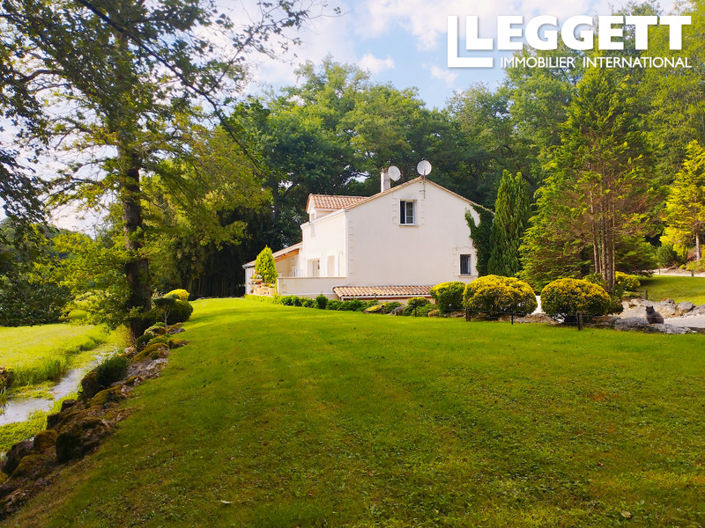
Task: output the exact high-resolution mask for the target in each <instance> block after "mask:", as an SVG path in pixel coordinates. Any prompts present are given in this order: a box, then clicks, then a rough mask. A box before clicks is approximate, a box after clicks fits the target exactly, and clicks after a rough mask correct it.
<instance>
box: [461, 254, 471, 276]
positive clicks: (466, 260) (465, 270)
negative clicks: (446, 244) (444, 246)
mask: <svg viewBox="0 0 705 528" xmlns="http://www.w3.org/2000/svg"><path fill="white" fill-rule="evenodd" d="M460 274H461V275H472V269H471V267H470V255H460Z"/></svg>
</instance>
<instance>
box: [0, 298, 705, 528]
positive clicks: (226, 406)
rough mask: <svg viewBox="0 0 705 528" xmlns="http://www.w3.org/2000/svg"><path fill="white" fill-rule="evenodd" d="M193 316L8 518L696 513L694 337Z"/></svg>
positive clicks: (179, 521) (679, 516)
mask: <svg viewBox="0 0 705 528" xmlns="http://www.w3.org/2000/svg"><path fill="white" fill-rule="evenodd" d="M195 308H196V309H195V312H194V317H193V319H192V321H191V322H190V323H189V324H188V333H187V334H185V337H186V336H188V339H190V340H191V341H192V343H191V344H190V345H189V346H187V347H186V348H183V349H180V350H177V351H175V352H174V353H173V354H172V357H171V360H170V363H169V365H168V367H167V368H166V370H165V371H164V372H163V374H162V377H160V378H158V379H156V380H153V381H150V382H148V383H146V384H144V385H141V386H140V387H138V388H137V389H136V391H135V394H134V397H133V398H131V399H130V400H128V401H127V402H126V403H125V404H124V405H125V406H126V407H128V408H130V409H132V410H133V411H134V412H133V414H132V415H131V416H130V417H129V418H128V419H127V420H126V421H124V422H123V423H122V424H121V426H120V428H119V430H118V432H117V433H116V434H115V435H114V436H112V437H111V438H110V439H109V440H108V441H107V442H106V443H105V444H104V445H103V446H102V447H101V448H100V450H99V452H98V453H96V454H95V455H93V456H91V457H89V458H87V459H84V460H83V461H81V462H79V463H78V464H77V465H74V466H70V467H68V468H66V469H65V470H64V471H63V473H62V479H61V481H60V482H59V483H58V484H57V485H55V486H53V487H52V488H50V489H49V490H47V491H45V492H44V493H42V494H41V495H39V496H37V497H35V498H34V499H33V500H32V501H31V502H30V503H29V505H28V506H27V507H26V508H25V510H24V511H23V512H22V514H21V515H20V516H19V517H16V518H14V519H12V520H10V521H8V522H7V526H30V525H31V526H37V527H46V526H53V527H62V526H69V525H75V526H79V525H80V526H82V527H96V526H105V527H109V526H110V527H112V526H148V527H157V526H170V527H181V526H189V527H190V526H209V527H210V526H213V527H220V526H262V527H264V526H266V527H278V526H281V527H293V526H302V527H303V526H324V525H325V526H342V525H344V526H498V527H499V526H513V527H517V526H606V525H610V526H614V525H619V524H620V523H622V522H626V519H625V516H631V517H632V518H631V520H630V521H629V524H631V525H633V526H647V525H650V526H671V525H679V526H686V525H687V526H701V525H703V524H705V506H704V505H703V503H704V501H703V496H705V421H703V420H702V415H703V401H705V383H703V381H705V380H704V378H705V374H704V373H705V355H704V354H703V343H704V338H703V336H700V335H694V336H693V335H690V336H662V335H644V334H636V333H616V332H612V331H605V330H603V331H598V330H586V331H583V332H581V333H578V331H577V330H575V329H567V328H555V327H544V326H533V325H532V326H529V325H523V326H522V325H515V326H510V325H508V324H502V323H469V324H468V323H465V322H463V321H460V320H438V319H436V320H434V319H416V320H413V319H408V318H392V317H386V316H367V315H364V314H360V313H335V312H321V311H317V310H313V309H305V308H287V307H282V306H275V305H267V304H262V303H254V302H251V301H244V300H209V301H200V302H197V303H195ZM221 501H228V503H229V504H224V503H222V502H221Z"/></svg>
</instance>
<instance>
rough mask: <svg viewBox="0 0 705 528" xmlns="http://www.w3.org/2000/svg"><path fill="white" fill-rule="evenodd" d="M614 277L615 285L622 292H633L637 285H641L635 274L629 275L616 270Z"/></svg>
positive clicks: (637, 287)
mask: <svg viewBox="0 0 705 528" xmlns="http://www.w3.org/2000/svg"><path fill="white" fill-rule="evenodd" d="M614 278H615V282H616V283H617V287H618V288H620V289H621V291H622V292H628V291H630V292H634V291H637V290H638V289H639V286H641V281H640V280H639V277H637V276H636V275H629V274H628V273H622V272H621V271H618V272H617V273H616V274H615V276H614Z"/></svg>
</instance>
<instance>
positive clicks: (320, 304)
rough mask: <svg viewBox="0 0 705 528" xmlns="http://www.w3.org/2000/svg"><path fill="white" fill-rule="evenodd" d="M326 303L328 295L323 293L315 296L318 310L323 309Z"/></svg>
mask: <svg viewBox="0 0 705 528" xmlns="http://www.w3.org/2000/svg"><path fill="white" fill-rule="evenodd" d="M327 305H328V297H326V296H325V295H323V294H321V295H319V296H318V297H316V308H318V309H319V310H325V309H326V306H327Z"/></svg>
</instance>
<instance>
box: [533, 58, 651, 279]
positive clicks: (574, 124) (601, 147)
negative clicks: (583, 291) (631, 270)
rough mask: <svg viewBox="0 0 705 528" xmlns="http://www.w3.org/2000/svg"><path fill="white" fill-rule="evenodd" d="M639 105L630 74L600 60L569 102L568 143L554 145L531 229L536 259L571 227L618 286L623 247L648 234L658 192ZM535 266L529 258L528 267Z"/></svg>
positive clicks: (575, 239)
mask: <svg viewBox="0 0 705 528" xmlns="http://www.w3.org/2000/svg"><path fill="white" fill-rule="evenodd" d="M639 108H640V101H639V100H638V96H637V89H636V87H635V86H634V81H633V79H632V77H631V76H630V75H629V74H625V73H624V72H621V71H619V70H606V69H598V68H595V69H590V70H588V71H587V72H586V73H585V76H584V77H583V79H582V80H581V82H580V84H579V85H578V89H577V94H576V96H575V98H574V99H573V100H572V101H571V104H570V105H569V107H568V111H567V115H568V118H567V120H566V123H565V124H564V126H563V128H562V140H561V141H562V142H561V145H560V146H558V147H556V148H555V149H553V150H552V151H551V152H550V161H549V162H548V164H547V167H546V168H547V170H548V171H549V172H552V173H553V175H552V177H551V178H549V180H547V182H546V184H545V187H546V190H544V191H542V192H541V194H540V196H543V197H544V199H543V200H541V199H540V201H539V218H540V219H543V220H542V221H539V222H534V224H533V226H532V229H531V230H530V231H529V234H528V238H527V244H528V246H530V247H531V249H530V250H529V251H525V253H524V254H525V255H527V256H528V258H529V259H532V258H536V257H533V256H531V253H536V252H541V251H544V250H548V249H549V248H548V247H547V246H549V245H551V244H555V245H556V246H559V245H560V244H558V243H557V242H558V240H565V237H566V234H567V233H569V234H570V237H571V238H572V241H571V242H570V244H571V245H572V247H573V248H574V250H575V254H577V255H579V254H582V252H583V249H586V248H589V250H590V252H591V256H592V259H591V260H592V265H593V269H594V271H595V272H596V273H599V274H601V275H602V276H603V277H604V279H605V281H606V282H607V285H608V287H609V288H610V290H611V289H612V288H613V287H614V280H615V271H616V267H617V255H618V254H617V248H618V246H619V245H620V243H621V242H623V241H624V240H627V239H630V238H639V237H643V236H644V235H645V234H649V232H650V229H649V228H650V223H649V222H648V220H649V218H650V216H649V215H650V213H651V211H652V207H653V205H654V203H655V198H656V196H655V193H654V192H653V187H652V185H651V174H650V168H651V163H650V161H649V155H650V151H649V147H648V142H647V138H646V133H645V131H644V127H643V123H642V117H641V114H640V112H639V111H638V110H639ZM556 201H557V202H558V203H555V202H556ZM542 207H543V208H546V209H547V210H548V211H551V216H548V215H545V214H544V213H543V212H542V211H541V208H542ZM554 238H557V239H558V240H554ZM535 269H536V267H535V266H534V265H531V263H528V270H529V271H531V270H535Z"/></svg>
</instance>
